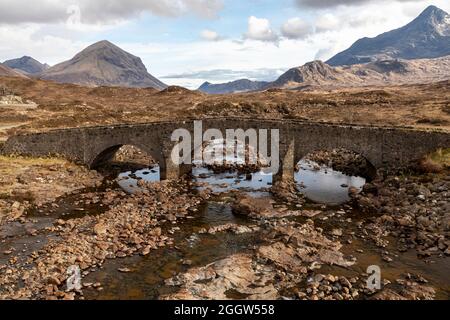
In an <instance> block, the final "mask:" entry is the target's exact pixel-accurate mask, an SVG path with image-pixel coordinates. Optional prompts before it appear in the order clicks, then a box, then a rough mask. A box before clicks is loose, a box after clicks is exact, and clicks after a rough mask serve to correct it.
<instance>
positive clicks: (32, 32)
mask: <svg viewBox="0 0 450 320" xmlns="http://www.w3.org/2000/svg"><path fill="white" fill-rule="evenodd" d="M432 4H433V5H436V6H438V7H440V8H441V9H443V10H445V11H447V12H450V1H448V0H435V1H422V0H391V1H387V0H335V1H328V0H247V1H245V0H126V1H125V0H121V1H119V0H95V1H92V0H59V1H56V0H34V1H32V2H31V1H29V0H0V61H5V60H7V59H12V58H18V57H22V56H24V55H28V56H32V57H33V58H35V59H37V60H39V61H41V62H43V63H48V64H50V65H54V64H57V63H60V62H62V61H66V60H69V59H71V58H72V57H73V56H74V55H75V54H76V53H77V52H79V51H81V50H82V49H84V48H85V47H87V46H88V45H90V44H92V43H94V42H97V41H100V40H109V41H111V42H113V43H115V44H116V45H118V46H119V47H121V48H123V49H124V50H126V51H128V52H130V53H132V54H134V55H136V56H139V57H140V58H141V59H142V61H143V62H144V64H145V65H146V67H147V69H148V71H149V72H150V73H151V74H152V75H154V76H156V77H158V78H160V79H161V80H162V81H163V82H165V83H167V84H169V85H181V86H184V87H188V88H191V89H195V88H197V87H198V86H200V85H201V84H202V83H203V82H205V81H209V82H211V83H221V82H227V81H232V80H236V79H240V78H248V79H251V80H265V81H271V80H275V79H276V78H277V77H278V76H279V75H281V74H282V73H283V72H285V71H286V70H288V69H290V68H293V67H297V66H300V65H303V64H304V63H306V62H309V61H312V60H315V59H320V60H324V61H326V60H327V59H329V58H331V57H332V56H333V55H334V54H336V53H338V52H340V51H342V50H345V49H346V48H348V47H349V46H350V45H351V44H352V43H353V42H355V41H356V40H358V39H359V38H362V37H374V36H376V35H378V34H380V33H383V32H386V31H389V30H392V29H395V28H398V27H401V26H403V25H405V24H406V23H408V22H410V21H411V20H412V19H414V18H415V17H416V16H418V15H419V14H420V12H422V11H423V10H424V9H425V8H426V7H427V6H429V5H432Z"/></svg>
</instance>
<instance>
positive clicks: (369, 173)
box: [294, 147, 377, 182]
mask: <svg viewBox="0 0 450 320" xmlns="http://www.w3.org/2000/svg"><path fill="white" fill-rule="evenodd" d="M334 150H342V151H344V152H350V153H353V154H355V155H357V156H359V157H361V158H362V159H363V160H364V161H365V164H366V167H365V168H364V170H362V171H361V172H360V173H359V174H358V175H359V176H361V177H363V178H365V179H366V180H367V181H369V182H370V181H372V180H373V179H374V178H375V177H376V176H377V168H376V167H375V165H374V164H373V163H372V161H371V160H370V159H369V158H368V157H367V156H366V155H365V154H364V153H361V152H357V151H355V150H352V149H351V148H345V147H337V148H318V149H313V151H309V152H304V155H303V156H301V157H300V155H301V154H300V153H297V154H296V157H295V159H294V161H295V162H294V164H295V165H297V164H298V163H299V162H300V161H301V160H303V159H305V158H306V157H307V156H308V155H311V154H314V153H318V152H321V151H326V152H330V153H331V152H333V151H334ZM355 169H356V168H355ZM337 171H342V172H343V173H349V172H345V170H337Z"/></svg>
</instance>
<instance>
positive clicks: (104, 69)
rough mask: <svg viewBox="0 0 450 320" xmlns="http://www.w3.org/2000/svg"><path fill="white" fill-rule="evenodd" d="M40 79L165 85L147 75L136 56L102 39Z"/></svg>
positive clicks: (160, 87) (121, 84)
mask: <svg viewBox="0 0 450 320" xmlns="http://www.w3.org/2000/svg"><path fill="white" fill-rule="evenodd" d="M42 78H43V79H48V80H54V81H57V82H63V83H75V84H81V85H89V86H123V87H139V88H143V87H153V88H155V89H164V88H166V87H167V86H166V85H165V84H164V83H162V82H161V81H159V80H158V79H156V78H155V77H153V76H152V75H150V74H149V73H148V71H147V68H146V67H145V65H144V64H143V63H142V60H141V59H140V58H139V57H136V56H134V55H132V54H131V53H128V52H126V51H125V50H123V49H121V48H119V47H118V46H116V45H115V44H113V43H111V42H109V41H107V40H102V41H99V42H96V43H94V44H92V45H90V46H89V47H87V48H85V49H84V50H82V51H81V52H79V53H78V54H76V55H75V56H74V57H73V58H72V59H71V60H69V61H66V62H63V63H60V64H58V65H56V66H54V67H52V68H50V69H48V70H46V71H45V72H44V73H43V74H42Z"/></svg>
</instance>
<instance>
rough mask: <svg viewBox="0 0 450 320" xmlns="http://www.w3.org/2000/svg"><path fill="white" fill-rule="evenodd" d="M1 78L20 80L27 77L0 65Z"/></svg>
mask: <svg viewBox="0 0 450 320" xmlns="http://www.w3.org/2000/svg"><path fill="white" fill-rule="evenodd" d="M0 77H19V78H26V76H25V75H23V74H21V73H20V72H17V71H15V70H13V69H11V68H9V67H7V66H5V65H3V64H1V63H0Z"/></svg>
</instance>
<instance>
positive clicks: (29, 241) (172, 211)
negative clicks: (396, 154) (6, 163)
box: [0, 159, 450, 300]
mask: <svg viewBox="0 0 450 320" xmlns="http://www.w3.org/2000/svg"><path fill="white" fill-rule="evenodd" d="M20 161H32V160H31V159H27V160H25V159H21V160H20ZM34 161H36V160H33V162H26V163H25V162H24V163H20V164H17V167H15V169H14V170H12V169H11V170H10V171H8V173H7V174H6V172H7V171H6V169H5V168H3V169H2V170H3V171H2V172H4V173H5V174H4V175H2V179H3V180H4V181H5V182H7V183H4V184H2V188H3V189H2V192H3V193H2V194H3V196H2V200H0V201H2V202H1V203H2V207H1V208H2V220H1V225H0V298H1V299H70V300H71V299H114V298H128V299H133V298H134V299H136V298H137V299H143V298H153V299H310V300H320V299H335V300H351V299H448V298H449V297H450V281H449V279H448V274H449V272H450V266H449V263H448V259H449V257H448V256H449V245H450V243H449V231H450V230H449V227H450V216H449V214H450V210H449V209H450V208H449V203H448V198H449V189H450V188H449V187H450V176H449V172H448V171H444V172H441V173H439V174H407V175H406V174H403V175H398V176H396V175H387V174H386V175H383V174H381V175H379V176H378V178H377V179H375V180H373V181H372V182H371V183H369V184H366V185H365V186H364V188H363V191H362V192H361V193H359V191H357V190H354V189H352V188H350V193H351V201H350V202H348V203H344V204H341V205H326V204H317V203H312V202H311V201H309V200H308V199H306V198H305V196H304V195H303V194H302V193H301V192H300V190H301V186H299V185H296V184H293V183H278V184H275V185H274V186H273V187H272V188H264V190H259V187H258V188H257V190H253V191H252V190H245V191H237V190H232V189H233V183H230V185H229V187H230V188H224V189H223V191H222V192H219V191H217V190H213V189H215V188H212V187H208V186H207V185H206V186H205V185H204V183H202V182H201V181H202V180H201V179H199V178H195V177H194V178H186V179H182V180H180V181H175V182H145V181H144V180H139V182H138V187H139V188H138V190H136V191H135V192H133V193H132V194H130V193H126V192H124V191H123V190H122V189H121V188H120V187H119V186H118V185H117V184H116V182H115V181H111V180H105V181H102V177H101V176H100V175H99V174H97V173H96V172H93V171H87V170H85V169H82V168H79V167H77V166H75V165H72V164H68V163H65V162H60V161H59V160H51V161H50V160H45V161H49V162H48V163H39V165H38V164H36V163H35V162H34ZM53 161H56V162H53ZM24 172H26V174H24ZM243 179H245V175H243ZM236 184H238V182H236ZM5 186H8V189H6V187H5ZM46 186H53V188H52V189H51V190H50V189H49V188H48V187H47V189H46ZM18 189H21V191H22V192H25V193H26V194H28V195H32V196H28V197H23V196H22V197H18V196H17V191H16V192H15V191H14V190H18ZM230 189H231V190H230ZM17 210H19V211H20V212H21V214H20V215H19V214H18V213H16V211H17ZM17 230H19V231H20V232H18V231H17ZM22 230H23V232H22ZM73 265H76V266H79V267H80V269H81V275H82V284H83V286H82V289H81V290H78V291H71V292H66V280H67V278H68V274H67V270H68V268H69V267H70V266H73ZM372 265H377V266H379V267H380V269H381V289H380V290H373V289H369V288H368V287H367V283H366V281H367V279H368V277H369V275H368V274H367V273H366V272H367V267H369V266H372ZM119 280H120V281H119Z"/></svg>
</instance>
